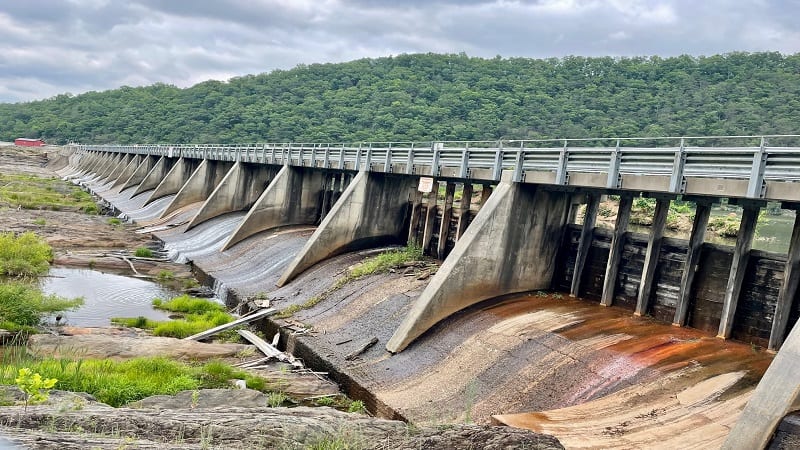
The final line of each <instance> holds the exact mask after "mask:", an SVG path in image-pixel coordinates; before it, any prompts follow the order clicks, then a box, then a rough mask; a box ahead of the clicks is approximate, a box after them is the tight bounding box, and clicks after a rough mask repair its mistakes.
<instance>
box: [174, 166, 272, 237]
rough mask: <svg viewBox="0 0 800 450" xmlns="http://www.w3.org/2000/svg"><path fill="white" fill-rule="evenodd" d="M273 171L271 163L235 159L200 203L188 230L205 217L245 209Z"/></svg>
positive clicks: (252, 201)
mask: <svg viewBox="0 0 800 450" xmlns="http://www.w3.org/2000/svg"><path fill="white" fill-rule="evenodd" d="M274 174H275V166H268V165H262V164H246V163H242V162H241V161H237V162H236V164H234V165H233V167H231V170H229V171H228V173H227V174H226V175H225V178H223V179H222V181H220V183H219V185H218V186H217V187H216V188H215V189H214V192H212V193H211V196H209V197H208V199H207V200H206V201H205V203H203V206H201V207H200V210H199V211H197V214H195V216H194V218H192V220H191V222H189V225H188V226H187V228H186V229H187V230H190V229H192V228H194V227H196V226H197V225H199V224H201V223H203V222H205V221H206V220H209V219H213V218H214V217H217V216H221V215H223V214H227V213H229V212H234V211H241V210H243V209H249V208H250V207H251V206H253V203H255V201H256V199H258V197H259V196H260V195H261V193H262V192H263V191H264V189H265V188H266V187H267V185H268V183H269V181H270V179H272V177H273V176H274Z"/></svg>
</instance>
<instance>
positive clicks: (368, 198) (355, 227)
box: [278, 172, 416, 286]
mask: <svg viewBox="0 0 800 450" xmlns="http://www.w3.org/2000/svg"><path fill="white" fill-rule="evenodd" d="M414 181H416V180H414V179H413V178H408V177H398V176H392V175H382V174H374V173H369V172H359V173H358V175H356V176H355V178H353V181H352V182H351V183H350V185H349V186H348V187H347V189H345V190H344V192H343V193H342V196H341V197H340V198H339V201H337V202H336V204H335V205H333V208H331V211H330V213H328V215H327V216H326V217H325V219H323V221H322V223H321V224H320V225H319V227H318V228H317V230H316V231H315V232H314V234H313V235H312V236H311V239H309V241H308V242H307V243H306V245H305V246H304V247H303V249H302V250H301V251H300V253H299V254H298V255H297V257H295V259H294V260H293V261H292V263H291V264H289V267H288V268H287V270H286V271H285V272H284V274H283V276H281V279H280V280H279V281H278V286H283V285H285V284H286V283H288V282H289V281H291V280H292V279H294V278H295V277H296V276H297V275H299V274H300V273H302V272H303V271H304V270H306V269H308V268H309V267H311V266H313V265H314V264H316V263H318V262H320V261H322V260H324V259H326V258H330V257H331V256H334V255H337V254H339V253H342V252H346V251H350V250H357V249H360V248H364V247H368V246H371V245H376V244H380V243H403V242H405V237H406V233H407V230H408V228H407V227H408V223H407V220H406V218H407V217H408V207H409V195H410V193H411V190H412V189H413V188H414V186H415V183H414Z"/></svg>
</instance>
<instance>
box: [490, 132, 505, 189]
mask: <svg viewBox="0 0 800 450" xmlns="http://www.w3.org/2000/svg"><path fill="white" fill-rule="evenodd" d="M498 145H499V147H497V150H496V151H495V153H494V167H493V168H492V178H493V179H494V180H495V181H500V177H501V176H503V141H500V142H499V143H498Z"/></svg>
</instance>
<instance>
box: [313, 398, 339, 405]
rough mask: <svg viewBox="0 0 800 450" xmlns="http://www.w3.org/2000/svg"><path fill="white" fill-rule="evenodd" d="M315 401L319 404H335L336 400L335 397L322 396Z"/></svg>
mask: <svg viewBox="0 0 800 450" xmlns="http://www.w3.org/2000/svg"><path fill="white" fill-rule="evenodd" d="M314 403H315V404H316V405H317V406H333V405H334V404H335V403H336V400H335V399H334V398H333V397H320V398H318V399H316V400H314Z"/></svg>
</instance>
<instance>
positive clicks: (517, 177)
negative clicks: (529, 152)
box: [514, 142, 525, 183]
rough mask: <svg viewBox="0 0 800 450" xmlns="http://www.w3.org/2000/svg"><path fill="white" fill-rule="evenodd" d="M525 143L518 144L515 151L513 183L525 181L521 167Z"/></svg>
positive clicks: (523, 160) (523, 159)
mask: <svg viewBox="0 0 800 450" xmlns="http://www.w3.org/2000/svg"><path fill="white" fill-rule="evenodd" d="M524 147H525V142H520V143H519V148H518V149H517V160H516V161H515V162H514V182H515V183H521V182H522V181H524V180H525V175H524V174H523V173H522V166H523V164H524V163H525V150H524Z"/></svg>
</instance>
